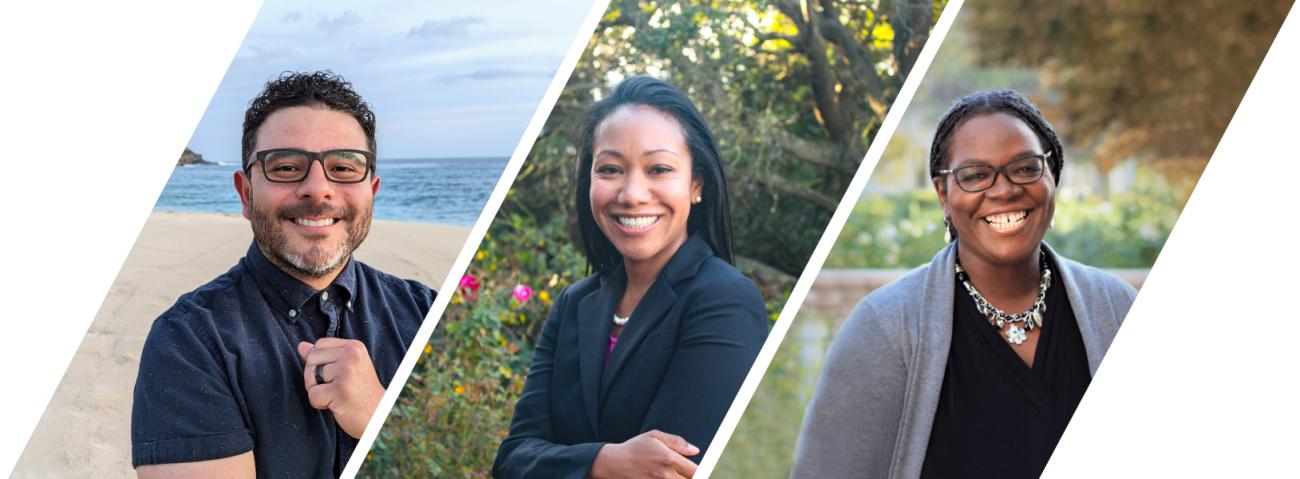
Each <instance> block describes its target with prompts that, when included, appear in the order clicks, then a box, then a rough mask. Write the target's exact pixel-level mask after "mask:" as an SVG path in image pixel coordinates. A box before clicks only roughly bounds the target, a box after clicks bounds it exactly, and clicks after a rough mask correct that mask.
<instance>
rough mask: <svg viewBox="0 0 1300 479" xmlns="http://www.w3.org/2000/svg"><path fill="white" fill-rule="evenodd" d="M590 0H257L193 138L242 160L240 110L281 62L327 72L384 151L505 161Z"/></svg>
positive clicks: (222, 157)
mask: <svg viewBox="0 0 1300 479" xmlns="http://www.w3.org/2000/svg"><path fill="white" fill-rule="evenodd" d="M590 8H591V0H531V1H530V0H495V1H493V2H491V3H490V6H486V5H484V4H479V3H477V2H429V1H391V0H381V1H371V2H361V1H351V2H349V1H340V0H330V1H312V2H307V1H303V0H266V1H265V2H264V3H263V5H262V9H261V11H260V12H258V15H257V19H256V20H255V21H254V22H253V24H252V26H251V27H250V28H249V31H248V35H247V36H246V37H245V38H244V42H243V44H242V45H240V47H239V51H238V53H237V54H236V55H235V58H234V61H233V62H232V63H231V65H230V68H229V70H227V71H226V76H225V78H224V79H223V80H222V82H221V86H220V87H219V88H218V89H217V92H216V94H215V96H214V97H213V99H212V102H211V103H210V104H209V105H208V109H207V111H206V112H205V113H204V114H203V120H202V121H201V122H200V123H199V126H198V128H197V129H196V130H195V132H194V136H193V137H192V138H191V139H190V142H189V146H190V148H191V149H193V150H195V151H196V152H198V153H200V154H202V155H203V156H204V158H205V159H208V160H211V161H221V162H237V161H239V139H240V132H241V130H240V128H241V124H242V122H243V115H244V109H245V108H246V107H247V106H248V101H249V100H250V99H252V97H253V96H255V95H256V94H257V93H258V92H259V91H260V90H261V88H262V85H263V84H264V83H265V82H266V81H267V80H268V79H270V78H272V77H274V76H276V75H278V74H279V73H280V72H282V71H285V70H317V69H329V70H333V71H334V72H335V73H338V74H341V75H343V76H344V77H345V78H347V79H348V80H349V81H351V82H352V84H353V87H354V88H355V89H356V90H357V92H358V93H360V94H361V95H362V97H364V98H365V99H366V101H367V102H369V103H370V106H371V108H372V109H373V110H374V111H375V116H376V118H377V119H378V138H377V140H378V143H379V151H380V157H383V158H449V157H478V156H494V157H506V156H509V155H510V153H511V152H512V151H513V150H514V147H515V145H516V143H518V141H519V139H520V135H521V134H522V133H523V130H524V128H525V126H527V124H528V120H529V119H530V118H531V117H532V115H533V113H534V111H535V110H536V108H537V105H538V103H539V102H540V101H541V98H542V95H543V94H544V93H545V92H546V88H547V86H548V85H549V83H550V81H551V79H552V77H553V76H554V75H555V72H556V70H557V69H558V68H559V65H560V62H561V61H562V60H563V58H564V55H565V53H567V50H568V48H569V45H570V44H571V43H572V42H573V40H574V38H575V36H576V35H577V33H578V29H579V28H580V27H581V22H582V19H583V17H584V16H585V15H586V14H587V11H588V10H589V9H590Z"/></svg>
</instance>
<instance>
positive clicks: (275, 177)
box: [244, 148, 375, 183]
mask: <svg viewBox="0 0 1300 479" xmlns="http://www.w3.org/2000/svg"><path fill="white" fill-rule="evenodd" d="M253 155H254V159H253V162H260V163H262V174H263V175H266V179H267V180H269V181H271V182H273V183H297V182H299V181H302V180H303V179H304V178H307V172H308V171H310V170H311V164H312V163H320V164H321V167H322V168H324V170H325V177H326V178H329V180H330V181H333V182H335V183H360V182H362V181H365V180H366V177H368V176H369V175H370V172H371V171H374V169H375V154H374V153H371V152H369V151H365V150H328V151H322V152H319V153H317V152H312V151H304V150H299V149H297V148H273V149H270V150H262V151H259V152H257V153H254V154H253ZM252 168H253V163H249V164H247V165H245V166H244V170H245V171H249V170H251V169H252Z"/></svg>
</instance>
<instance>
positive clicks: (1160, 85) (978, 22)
mask: <svg viewBox="0 0 1300 479" xmlns="http://www.w3.org/2000/svg"><path fill="white" fill-rule="evenodd" d="M1009 3H1010V4H1014V3H1017V2H974V3H971V4H968V5H967V8H968V9H969V10H970V12H969V14H965V13H963V15H962V16H963V17H967V16H968V15H969V20H970V23H969V25H970V28H971V31H972V33H973V35H972V39H973V40H974V44H975V47H976V48H975V52H976V56H977V58H978V59H979V60H980V61H981V62H983V63H984V64H986V65H999V66H1006V65H1020V66H1026V67H1032V68H1042V71H1043V72H1045V75H1044V80H1045V86H1047V87H1049V88H1050V89H1053V90H1055V91H1056V94H1057V95H1059V97H1058V98H1055V100H1056V101H1052V102H1049V104H1048V105H1044V107H1045V109H1053V110H1054V111H1053V112H1052V116H1053V117H1055V118H1061V119H1063V120H1064V122H1065V123H1066V125H1064V126H1065V128H1061V129H1062V130H1063V131H1065V132H1066V137H1067V140H1069V141H1070V142H1072V143H1074V144H1076V145H1079V146H1083V147H1085V148H1091V149H1095V154H1094V155H1093V157H1094V159H1095V160H1096V162H1097V165H1098V167H1099V168H1100V169H1101V170H1102V171H1103V172H1105V171H1109V170H1110V169H1111V168H1113V167H1114V166H1115V165H1116V164H1117V163H1118V162H1120V161H1122V160H1124V159H1126V158H1130V157H1134V158H1139V159H1142V160H1147V161H1151V162H1153V166H1155V167H1156V168H1158V169H1160V170H1162V171H1163V172H1164V173H1165V174H1166V175H1169V176H1171V177H1172V178H1171V179H1183V180H1186V181H1187V182H1190V183H1194V182H1195V180H1196V178H1197V177H1199V176H1200V172H1201V170H1202V169H1203V168H1204V167H1205V164H1206V162H1208V161H1209V158H1210V155H1211V154H1212V153H1213V152H1214V149H1215V147H1216V146H1217V145H1218V142H1219V138H1220V137H1221V135H1222V134H1223V131H1224V129H1226V128H1227V126H1228V122H1229V121H1230V120H1231V119H1232V115H1233V113H1234V112H1235V111H1236V110H1237V105H1238V104H1239V103H1240V102H1241V98H1242V96H1243V95H1245V92H1246V87H1247V86H1249V85H1250V81H1251V79H1253V78H1254V76H1255V71H1256V70H1257V69H1258V68H1259V64H1260V62H1261V61H1262V60H1263V58H1264V54H1265V53H1266V52H1267V51H1268V47H1269V45H1271V44H1272V42H1273V37H1274V36H1276V35H1277V31H1278V29H1279V28H1280V27H1281V25H1282V20H1283V19H1284V18H1286V15H1287V12H1288V11H1289V10H1290V8H1291V3H1292V2H1291V1H1290V0H1258V1H1245V2H1242V1H1235V0H1183V1H1179V2H1177V3H1172V4H1170V3H1164V2H1135V1H1131V0H1061V1H1054V2H1028V1H1020V2H1018V3H1019V5H1018V8H1017V7H1013V6H1012V5H1009ZM1057 126H1058V128H1060V127H1062V126H1063V125H1059V124H1058V125H1057Z"/></svg>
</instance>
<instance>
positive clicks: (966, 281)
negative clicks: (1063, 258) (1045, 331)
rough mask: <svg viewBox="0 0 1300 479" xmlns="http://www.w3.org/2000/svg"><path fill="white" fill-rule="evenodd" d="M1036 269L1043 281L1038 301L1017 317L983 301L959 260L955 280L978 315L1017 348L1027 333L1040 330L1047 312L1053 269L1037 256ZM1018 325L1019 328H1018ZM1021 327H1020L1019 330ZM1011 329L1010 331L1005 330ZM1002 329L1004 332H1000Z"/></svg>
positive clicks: (1017, 314) (1045, 256)
mask: <svg viewBox="0 0 1300 479" xmlns="http://www.w3.org/2000/svg"><path fill="white" fill-rule="evenodd" d="M1038 258H1039V261H1040V263H1039V269H1040V270H1042V272H1043V273H1042V278H1041V279H1040V280H1039V282H1038V299H1036V300H1034V304H1033V306H1030V307H1029V309H1028V310H1025V311H1024V312H1021V313H1016V314H1007V313H1006V312H1005V311H1002V310H1000V309H998V308H997V307H995V306H993V304H991V303H989V301H988V300H987V299H984V295H982V294H980V292H979V291H977V290H976V289H975V286H974V285H972V284H970V276H969V275H967V274H966V270H964V269H962V267H961V260H960V259H958V261H957V263H956V270H957V279H958V280H960V281H961V284H962V285H963V286H966V292H967V293H969V294H970V297H971V299H973V300H975V307H976V309H979V312H980V314H982V315H984V317H986V318H988V320H989V324H990V325H992V326H993V327H995V328H997V329H998V331H999V332H1001V333H1002V334H1003V336H1004V337H1006V338H1007V342H1009V343H1011V344H1014V345H1016V346H1019V345H1021V344H1024V342H1025V340H1027V339H1029V331H1033V330H1035V329H1038V328H1041V327H1043V313H1046V312H1047V288H1048V287H1049V286H1051V285H1052V269H1051V268H1049V267H1048V266H1047V255H1046V254H1045V253H1041V252H1040V253H1039V255H1038ZM1017 323H1020V324H1017ZM1021 324H1023V326H1021ZM1008 326H1010V328H1008ZM1003 329H1006V330H1005V331H1003Z"/></svg>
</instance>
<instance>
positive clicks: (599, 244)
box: [573, 76, 735, 273]
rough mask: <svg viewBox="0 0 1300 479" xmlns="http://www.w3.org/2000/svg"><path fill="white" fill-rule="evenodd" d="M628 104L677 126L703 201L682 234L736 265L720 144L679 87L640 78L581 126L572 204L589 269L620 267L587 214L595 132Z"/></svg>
mask: <svg viewBox="0 0 1300 479" xmlns="http://www.w3.org/2000/svg"><path fill="white" fill-rule="evenodd" d="M632 105H644V106H649V107H652V108H654V109H656V110H659V111H661V112H664V113H667V114H669V115H672V117H673V118H675V119H676V120H677V123H678V124H679V125H681V127H682V134H683V135H684V136H685V137H686V145H687V147H688V148H689V149H690V153H691V178H692V180H693V181H699V182H700V185H701V186H702V188H701V190H702V191H701V193H700V196H701V197H702V199H701V201H700V202H699V203H698V204H693V205H691V212H690V216H689V217H688V219H687V221H686V232H687V234H689V235H694V236H699V237H700V238H701V239H703V240H704V241H705V242H706V243H708V244H709V247H710V248H712V249H713V254H714V255H715V256H717V257H719V258H722V259H723V260H725V261H727V262H728V263H732V264H734V263H735V261H734V259H733V257H732V254H731V196H730V195H729V194H728V193H727V177H726V175H725V174H723V172H722V158H721V155H720V154H719V153H718V144H717V141H716V140H714V138H713V132H712V131H710V130H709V124H708V122H706V121H704V116H703V115H701V114H700V111H699V110H697V109H696V108H695V104H693V103H691V100H690V98H687V97H686V94H685V93H682V91H681V90H678V89H677V87H674V86H672V85H671V84H668V83H667V82H664V81H662V80H657V79H654V78H650V77H643V76H638V77H632V78H628V79H627V80H624V81H623V82H622V83H619V84H618V87H617V88H615V89H614V92H613V93H612V94H610V95H609V96H608V97H606V98H604V99H602V100H600V101H598V102H596V103H595V104H593V105H591V108H589V109H588V110H587V118H586V120H585V121H583V123H582V132H581V140H579V143H578V158H577V160H578V161H577V163H578V165H577V168H576V170H575V172H574V175H575V178H574V182H573V183H574V192H573V202H574V205H575V207H576V209H575V211H576V212H577V215H578V232H579V233H580V234H581V235H582V247H583V249H584V250H585V251H586V253H587V267H588V268H589V269H590V270H592V271H594V272H597V273H600V272H604V271H606V270H608V269H610V268H613V267H615V266H617V265H619V264H621V263H622V262H623V255H622V254H619V252H618V250H617V249H614V244H613V243H611V242H610V241H609V238H607V237H605V233H603V232H601V231H600V226H599V225H597V224H596V218H595V217H594V216H592V213H591V164H592V161H593V160H594V158H593V157H594V154H595V152H594V151H593V150H594V149H595V142H596V138H595V136H596V127H598V126H600V123H601V122H602V121H605V118H606V117H608V116H609V114H610V113H613V112H614V111H615V110H617V109H618V108H619V107H623V106H632Z"/></svg>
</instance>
